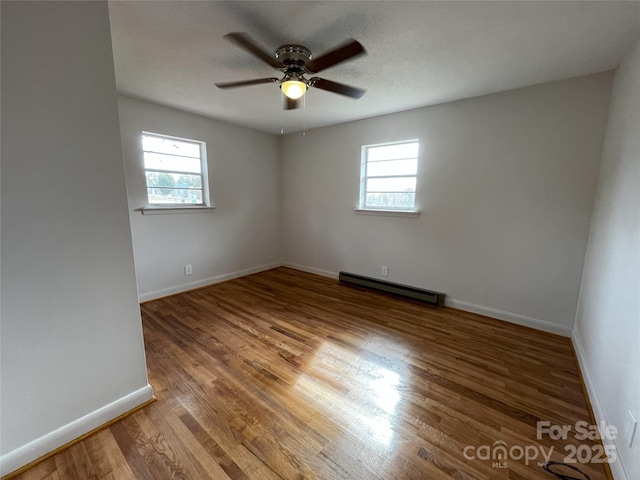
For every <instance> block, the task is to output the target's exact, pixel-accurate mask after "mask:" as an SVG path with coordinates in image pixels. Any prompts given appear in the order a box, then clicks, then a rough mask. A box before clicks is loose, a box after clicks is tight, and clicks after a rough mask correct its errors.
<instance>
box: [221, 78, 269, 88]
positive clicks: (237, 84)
mask: <svg viewBox="0 0 640 480" xmlns="http://www.w3.org/2000/svg"><path fill="white" fill-rule="evenodd" d="M274 82H275V83H278V79H277V78H256V79H255V80H244V81H240V82H223V83H216V87H218V88H236V87H248V86H249V85H260V84H261V83H274Z"/></svg>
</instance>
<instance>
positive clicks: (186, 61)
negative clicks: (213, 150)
mask: <svg viewBox="0 0 640 480" xmlns="http://www.w3.org/2000/svg"><path fill="white" fill-rule="evenodd" d="M109 9H110V17H111V30H112V37H113V51H114V58H115V68H116V82H117V86H118V91H119V92H120V93H122V94H125V95H130V96H133V97H137V98H141V99H145V100H149V101H152V102H155V103H159V104H162V105H167V106H170V107H175V108H179V109H182V110H186V111H189V112H193V113H197V114H201V115H205V116H208V117H213V118H217V119H222V120H225V121H228V122H231V123H236V124H239V125H244V126H246V127H250V128H254V129H257V130H262V131H265V132H269V133H276V134H277V133H280V131H281V127H283V128H284V132H285V133H290V132H293V131H300V130H302V128H303V127H305V126H306V128H307V129H311V128H315V127H320V126H325V125H331V124H336V123H342V122H346V121H350V120H356V119H360V118H365V117H371V116H375V115H381V114H385V113H391V112H397V111H401V110H407V109H411V108H416V107H420V106H425V105H433V104H437V103H442V102H448V101H452V100H458V99H461V98H467V97H473V96H477V95H483V94H487V93H493V92H498V91H502V90H509V89H513V88H518V87H523V86H527V85H533V84H537V83H543V82H548V81H552V80H560V79H565V78H570V77H574V76H579V75H586V74H590V73H595V72H600V71H604V70H610V69H613V68H615V67H617V66H618V64H619V63H620V60H621V58H622V56H623V55H624V54H625V52H626V50H627V49H628V48H629V46H630V45H631V43H632V42H633V40H634V39H635V38H637V37H638V35H639V34H640V2H617V1H605V2H592V1H587V2H578V1H576V2H567V1H564V2H561V1H557V2H538V1H533V2H526V1H522V2H520V1H516V2H453V1H448V2H397V1H387V2H369V1H355V2H352V1H332V2H306V1H296V2H294V1H289V2H287V1H284V2H283V1H279V2H264V1H256V2H237V1H227V2H221V1H209V2H196V1H182V2H166V1H127V2H124V1H112V2H110V4H109ZM229 32H247V33H248V34H249V35H251V36H252V37H253V38H254V39H255V40H256V41H258V42H259V43H260V44H261V45H263V46H264V47H265V49H266V50H268V51H275V49H276V48H277V47H278V46H280V45H283V44H286V43H297V44H302V45H305V46H306V47H308V48H309V49H310V50H311V51H312V52H313V53H314V54H315V55H316V56H317V55H318V54H320V53H322V52H324V51H326V50H328V49H330V48H332V47H334V46H336V45H339V44H341V43H342V42H343V41H345V40H346V39H348V38H351V37H353V38H355V39H356V40H358V41H360V42H361V43H362V44H363V45H364V46H365V48H366V49H367V53H368V55H367V56H364V57H359V58H357V59H355V60H353V61H351V62H348V63H344V64H341V65H338V66H335V67H332V68H330V69H327V70H324V71H323V72H321V73H320V74H319V75H318V76H321V77H323V78H327V79H329V80H334V81H338V82H342V83H347V84H351V85H354V86H356V87H360V88H364V89H366V90H367V93H366V94H365V95H364V97H362V98H361V99H359V100H354V99H351V98H348V97H344V96H341V95H336V94H333V93H329V92H326V91H322V90H318V89H311V90H310V91H309V92H308V93H307V95H306V96H305V98H306V108H305V109H299V110H292V111H283V110H282V106H281V94H280V91H279V89H278V87H277V85H275V84H264V85H257V86H251V87H244V88H238V89H230V90H220V89H218V88H216V87H215V85H214V83H216V82H226V81H234V80H247V79H253V78H262V77H271V76H278V73H279V72H277V71H276V70H273V69H271V68H270V67H269V66H267V65H265V64H263V63H261V62H260V61H259V60H257V59H255V58H254V57H252V56H251V55H249V54H248V53H247V52H245V51H244V50H241V49H240V48H238V47H236V46H235V45H233V44H231V43H229V42H227V41H225V40H224V39H223V38H222V37H223V35H225V34H226V33H229Z"/></svg>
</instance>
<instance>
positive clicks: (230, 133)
mask: <svg viewBox="0 0 640 480" xmlns="http://www.w3.org/2000/svg"><path fill="white" fill-rule="evenodd" d="M118 103H119V110H120V126H121V132H122V143H123V151H124V158H125V166H126V176H127V190H128V192H129V211H130V216H131V230H132V234H133V248H134V256H135V264H136V274H137V280H138V291H139V294H140V299H141V300H148V299H150V298H155V297H159V296H163V295H168V294H171V293H176V292H179V291H183V290H188V289H190V288H195V287H198V286H201V285H207V284H211V283H215V282H216V281H220V280H224V279H227V278H230V277H233V276H238V275H241V274H246V273H250V272H254V271H260V270H264V269H267V268H272V267H274V266H278V265H280V262H281V251H280V212H279V207H278V205H279V204H278V202H279V188H280V175H279V171H280V160H279V145H278V138H277V137H274V136H273V135H269V134H266V133H261V132H257V131H255V130H250V129H247V128H242V127H238V126H235V125H231V124H228V123H225V122H220V121H216V120H212V119H208V118H204V117H200V116H197V115H192V114H189V113H185V112H181V111H178V110H173V109H171V108H167V107H162V106H159V105H155V104H152V103H148V102H143V101H140V100H134V99H132V98H128V97H122V96H121V97H119V102H118ZM142 131H148V132H154V133H160V134H165V135H172V136H176V137H182V138H189V139H194V140H200V141H205V142H206V143H207V156H208V165H209V186H210V190H211V200H212V204H213V205H215V206H216V210H215V212H214V213H195V214H184V213H179V214H171V215H142V214H141V213H140V212H139V211H138V209H139V208H141V207H144V206H146V204H147V196H146V184H145V178H144V164H143V159H142V150H141V142H140V134H141V132H142ZM187 264H189V265H192V266H193V275H191V276H188V277H187V276H185V274H184V265H187Z"/></svg>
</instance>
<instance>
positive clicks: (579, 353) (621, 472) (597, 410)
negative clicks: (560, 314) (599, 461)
mask: <svg viewBox="0 0 640 480" xmlns="http://www.w3.org/2000/svg"><path fill="white" fill-rule="evenodd" d="M571 342H572V343H573V349H574V350H575V352H576V357H577V358H578V367H579V368H580V372H581V373H582V379H583V380H584V385H585V387H586V388H587V394H588V395H589V401H590V402H591V408H592V409H593V416H594V417H595V420H596V422H597V421H604V422H606V424H607V425H609V422H607V416H606V415H605V412H604V408H602V404H601V403H600V398H599V397H598V392H597V390H596V387H595V384H594V383H593V378H592V377H591V374H590V373H589V368H588V367H587V361H586V358H585V355H584V348H583V347H582V342H581V341H580V337H579V336H578V334H577V332H576V331H575V330H574V331H573V333H572V334H571ZM602 442H603V444H604V445H605V447H607V446H608V445H612V446H613V449H614V450H615V455H616V461H615V462H613V463H610V464H609V467H610V468H611V474H612V475H613V478H614V479H615V480H628V479H629V477H628V476H627V472H626V471H625V469H624V465H623V464H622V461H621V460H620V455H619V454H618V449H617V447H616V444H615V441H614V440H611V439H606V438H605V439H603V440H602ZM609 448H611V447H609Z"/></svg>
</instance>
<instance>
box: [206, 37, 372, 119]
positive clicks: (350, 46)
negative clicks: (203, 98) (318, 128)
mask: <svg viewBox="0 0 640 480" xmlns="http://www.w3.org/2000/svg"><path fill="white" fill-rule="evenodd" d="M224 38H225V39H227V40H228V41H230V42H232V43H234V44H235V45H237V46H239V47H240V48H242V49H244V50H246V51H247V52H249V53H250V54H252V55H253V56H254V57H256V58H258V59H259V60H262V61H263V62H264V63H266V64H267V65H269V66H271V67H273V68H275V69H276V70H280V71H281V72H282V73H283V74H284V76H283V77H282V78H276V77H269V78H257V79H255V80H244V81H239V82H225V83H216V87H218V88H236V87H247V86H250V85H259V84H262V83H275V84H277V85H278V86H279V87H280V89H281V90H282V93H284V95H285V97H284V98H285V100H286V101H285V103H284V109H285V110H292V109H294V108H299V106H300V105H299V102H298V99H300V98H301V97H302V96H303V95H304V94H305V93H306V91H307V88H309V87H315V88H319V89H321V90H327V91H329V92H333V93H338V94H340V95H345V96H347V97H352V98H360V97H362V95H364V93H365V90H362V89H360V88H355V87H351V86H349V85H345V84H343V83H338V82H333V81H331V80H325V79H324V78H320V77H312V78H305V75H309V74H312V73H318V72H320V71H322V70H325V69H327V68H329V67H333V66H334V65H337V64H338V63H342V62H344V61H347V60H350V59H352V58H354V57H357V56H358V55H362V54H364V53H366V51H365V49H364V47H363V46H362V45H361V44H360V42H358V41H356V40H353V39H351V40H349V41H347V42H346V43H344V44H343V45H341V46H339V47H336V48H335V49H333V50H330V51H328V52H326V53H323V54H322V55H320V56H319V57H317V58H316V57H312V55H311V51H310V50H309V49H308V48H307V47H303V46H302V45H283V46H281V47H279V48H278V49H277V50H276V52H275V54H274V55H271V54H269V53H268V52H267V51H266V50H265V49H263V48H262V47H261V46H259V45H258V44H257V43H256V42H254V41H253V40H252V39H251V37H249V36H248V35H247V34H246V33H229V34H227V35H225V36H224Z"/></svg>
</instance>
